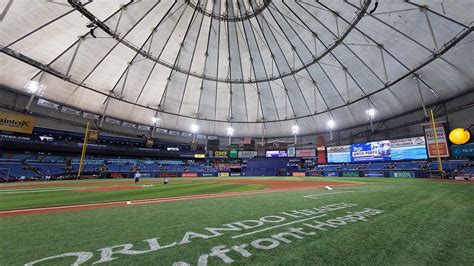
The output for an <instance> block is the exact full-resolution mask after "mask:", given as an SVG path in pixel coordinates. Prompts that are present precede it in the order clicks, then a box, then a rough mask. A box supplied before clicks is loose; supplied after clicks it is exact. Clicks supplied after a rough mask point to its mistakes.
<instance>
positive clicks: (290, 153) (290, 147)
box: [288, 146, 296, 157]
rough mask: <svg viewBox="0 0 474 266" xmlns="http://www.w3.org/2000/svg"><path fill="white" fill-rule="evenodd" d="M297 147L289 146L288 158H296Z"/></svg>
mask: <svg viewBox="0 0 474 266" xmlns="http://www.w3.org/2000/svg"><path fill="white" fill-rule="evenodd" d="M295 155H296V153H295V146H288V157H295Z"/></svg>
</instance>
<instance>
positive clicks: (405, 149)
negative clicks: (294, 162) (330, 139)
mask: <svg viewBox="0 0 474 266" xmlns="http://www.w3.org/2000/svg"><path fill="white" fill-rule="evenodd" d="M327 156H328V162H329V163H348V162H377V161H400V160H424V159H427V157H428V156H427V153H426V141H425V138H424V137H416V138H406V139H396V140H384V141H375V142H369V143H359V144H352V145H346V146H335V147H328V148H327Z"/></svg>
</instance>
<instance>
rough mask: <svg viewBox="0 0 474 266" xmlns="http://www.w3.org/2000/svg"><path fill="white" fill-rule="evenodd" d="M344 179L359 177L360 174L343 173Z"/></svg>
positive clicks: (353, 172) (355, 172)
mask: <svg viewBox="0 0 474 266" xmlns="http://www.w3.org/2000/svg"><path fill="white" fill-rule="evenodd" d="M342 176H343V177H359V176H360V173H359V172H357V171H350V172H342Z"/></svg>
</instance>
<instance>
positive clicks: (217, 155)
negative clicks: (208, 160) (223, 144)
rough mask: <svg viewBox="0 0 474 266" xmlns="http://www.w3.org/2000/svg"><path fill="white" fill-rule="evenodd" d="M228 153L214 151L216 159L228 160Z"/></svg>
mask: <svg viewBox="0 0 474 266" xmlns="http://www.w3.org/2000/svg"><path fill="white" fill-rule="evenodd" d="M228 157H229V152H228V151H214V158H228Z"/></svg>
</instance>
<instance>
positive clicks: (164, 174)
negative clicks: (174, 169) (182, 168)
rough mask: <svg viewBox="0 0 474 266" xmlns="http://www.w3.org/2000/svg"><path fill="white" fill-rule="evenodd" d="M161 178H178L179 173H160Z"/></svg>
mask: <svg viewBox="0 0 474 266" xmlns="http://www.w3.org/2000/svg"><path fill="white" fill-rule="evenodd" d="M160 177H178V173H160Z"/></svg>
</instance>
